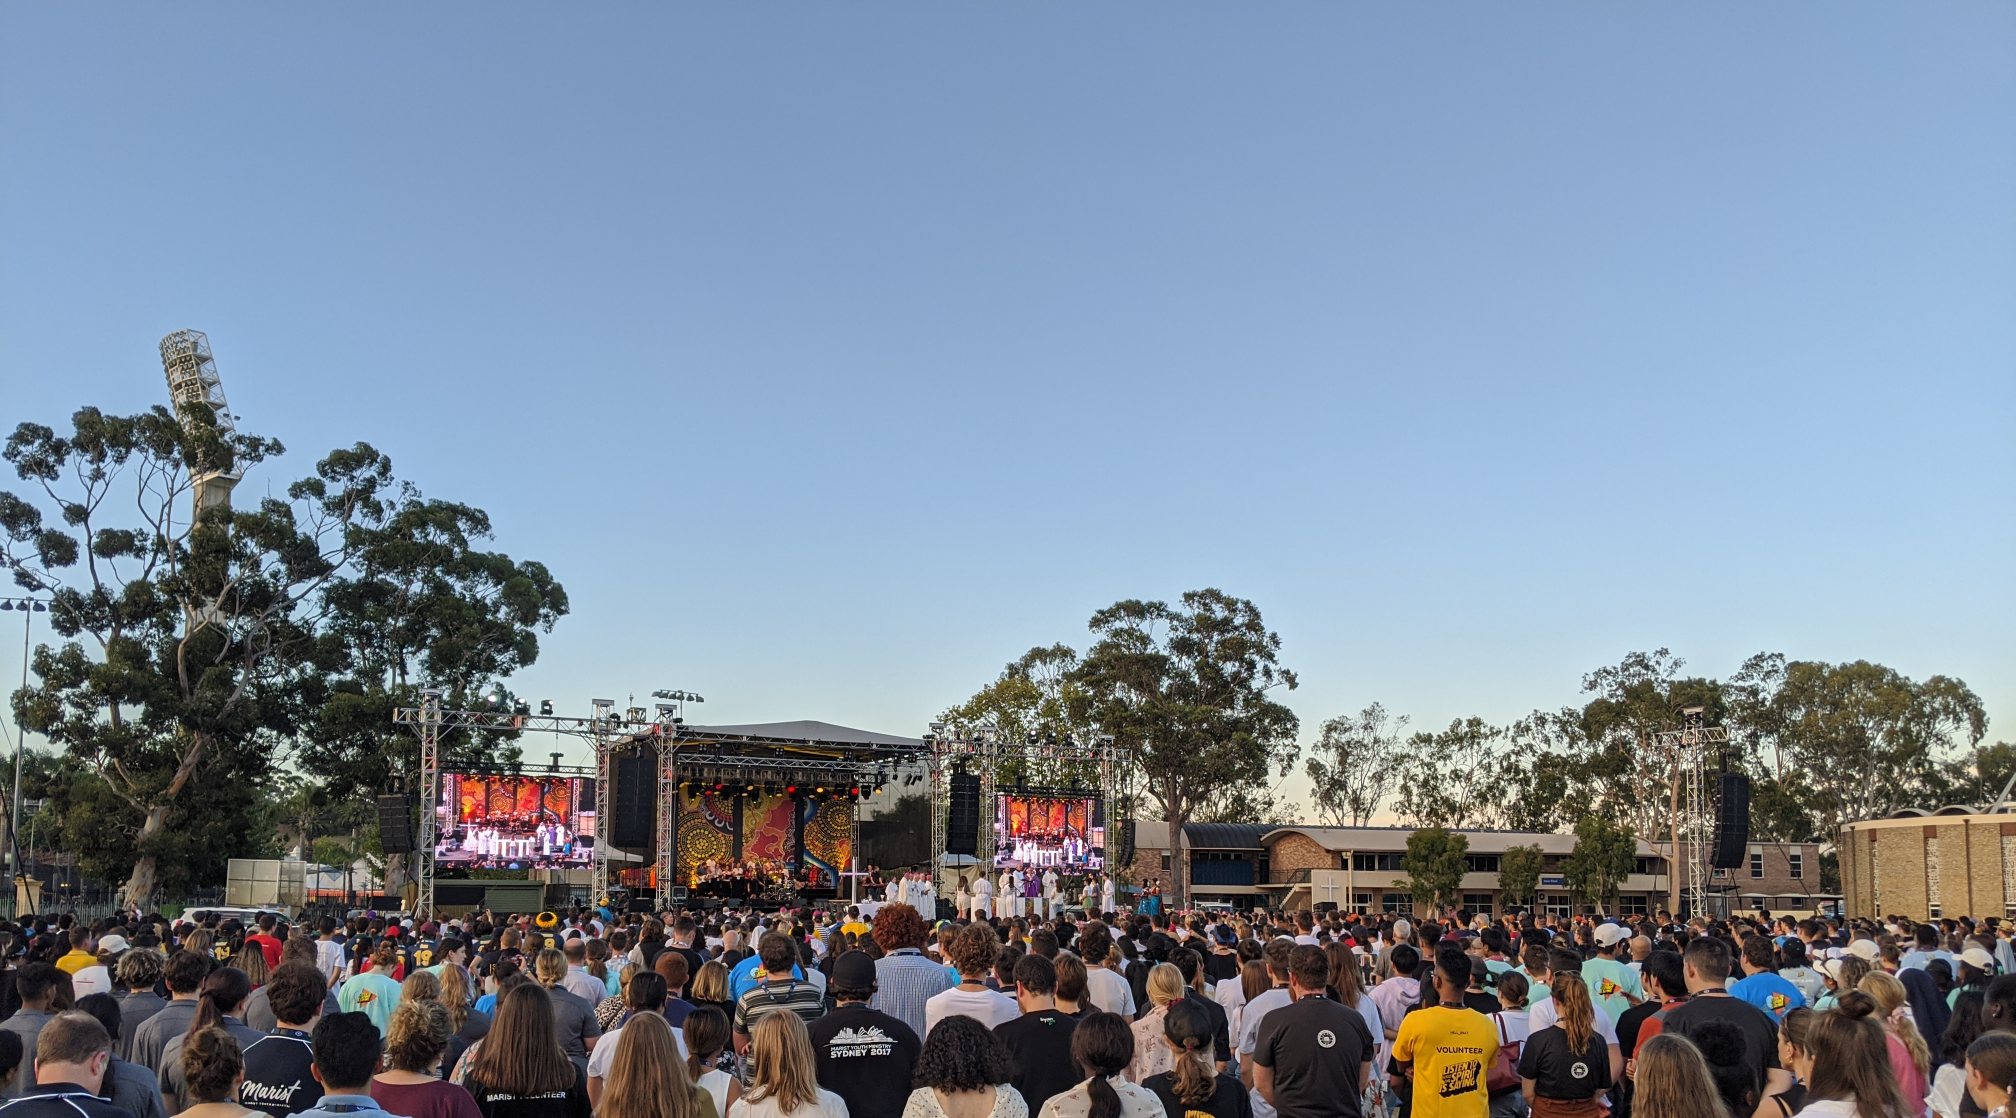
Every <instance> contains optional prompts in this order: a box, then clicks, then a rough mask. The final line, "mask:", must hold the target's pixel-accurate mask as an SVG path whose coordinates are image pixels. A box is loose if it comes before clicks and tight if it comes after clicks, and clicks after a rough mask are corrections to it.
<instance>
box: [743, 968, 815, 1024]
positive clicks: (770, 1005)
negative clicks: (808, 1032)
mask: <svg viewBox="0 0 2016 1118" xmlns="http://www.w3.org/2000/svg"><path fill="white" fill-rule="evenodd" d="M783 1010H789V1011H791V1012H792V1013H795V1014H797V1015H798V1016H799V1018H800V1019H801V1020H804V1021H807V1022H811V1021H817V1020H818V1019H819V1018H821V1017H824V1016H825V1015H826V999H825V996H824V995H822V994H820V992H819V987H817V986H814V985H812V984H811V983H810V982H805V981H802V980H800V979H796V978H786V979H784V980H783V981H781V982H765V983H764V984H763V985H761V986H758V987H756V988H755V989H753V990H751V991H749V992H748V993H746V994H744V995H742V996H741V997H740V998H739V999H737V1000H736V1002H735V1031H736V1032H738V1033H749V1032H753V1031H754V1030H755V1028H756V1022H758V1021H761V1020H762V1019H763V1018H765V1017H768V1016H769V1015H771V1014H772V1013H777V1012H780V1011H783Z"/></svg>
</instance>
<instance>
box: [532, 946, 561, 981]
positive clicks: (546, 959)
mask: <svg viewBox="0 0 2016 1118" xmlns="http://www.w3.org/2000/svg"><path fill="white" fill-rule="evenodd" d="M532 965H533V967H534V968H536V970H537V972H538V975H539V985H541V986H546V987H553V986H558V985H560V982H561V980H562V979H564V978H566V977H567V956H565V955H562V954H561V953H559V952H558V951H555V950H553V949H552V948H550V947H542V948H540V949H539V954H537V955H535V956H533V963H532Z"/></svg>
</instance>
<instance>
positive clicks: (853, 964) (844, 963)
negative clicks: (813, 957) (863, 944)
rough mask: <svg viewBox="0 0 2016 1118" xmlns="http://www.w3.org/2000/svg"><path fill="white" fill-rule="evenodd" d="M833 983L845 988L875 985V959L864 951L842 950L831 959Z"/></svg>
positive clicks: (859, 988)
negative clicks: (838, 955) (836, 957)
mask: <svg viewBox="0 0 2016 1118" xmlns="http://www.w3.org/2000/svg"><path fill="white" fill-rule="evenodd" d="M833 985H834V986H837V987H840V988H842V989H846V990H866V989H868V988H869V987H870V986H873V985H875V960H873V959H870V958H869V957H868V953H867V952H866V951H847V952H843V953H842V954H841V956H840V957H839V958H838V959H835V960H833Z"/></svg>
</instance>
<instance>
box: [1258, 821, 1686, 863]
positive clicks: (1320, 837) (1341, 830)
mask: <svg viewBox="0 0 2016 1118" xmlns="http://www.w3.org/2000/svg"><path fill="white" fill-rule="evenodd" d="M1414 831H1415V828H1413V827H1273V828H1269V829H1268V831H1267V838H1268V839H1269V840H1270V841H1271V840H1274V839H1278V838H1280V837H1282V836H1283V835H1288V834H1300V835H1304V836H1307V837H1308V838H1310V839H1312V840H1314V841H1315V842H1316V844H1317V845H1319V846H1321V847H1323V848H1324V849H1325V850H1334V851H1337V852H1340V853H1342V852H1344V851H1347V850H1368V851H1399V850H1405V849H1407V836H1409V835H1411V834H1413V833H1414ZM1457 833H1458V834H1460V835H1462V836H1463V837H1464V838H1466V839H1469V840H1470V853H1472V854H1503V853H1504V852H1505V851H1506V850H1509V849H1510V848H1512V847H1514V846H1538V847H1539V848H1540V851H1541V853H1543V854H1569V853H1573V852H1574V850H1575V836H1574V835H1572V834H1570V835H1555V834H1539V833H1536V832H1533V831H1458V832H1457ZM1659 855H1660V852H1659V851H1658V850H1657V849H1655V848H1654V847H1653V846H1652V845H1651V844H1650V843H1648V842H1646V841H1645V840H1643V839H1640V840H1638V856H1639V857H1640V858H1653V857H1658V856H1659Z"/></svg>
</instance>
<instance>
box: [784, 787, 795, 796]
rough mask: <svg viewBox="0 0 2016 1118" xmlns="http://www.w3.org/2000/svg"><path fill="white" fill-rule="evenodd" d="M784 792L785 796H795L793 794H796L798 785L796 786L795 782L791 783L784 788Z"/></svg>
mask: <svg viewBox="0 0 2016 1118" xmlns="http://www.w3.org/2000/svg"><path fill="white" fill-rule="evenodd" d="M784 794H785V795H787V796H795V795H797V794H798V786H797V785H796V784H793V785H791V786H790V787H788V788H786V789H784Z"/></svg>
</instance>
